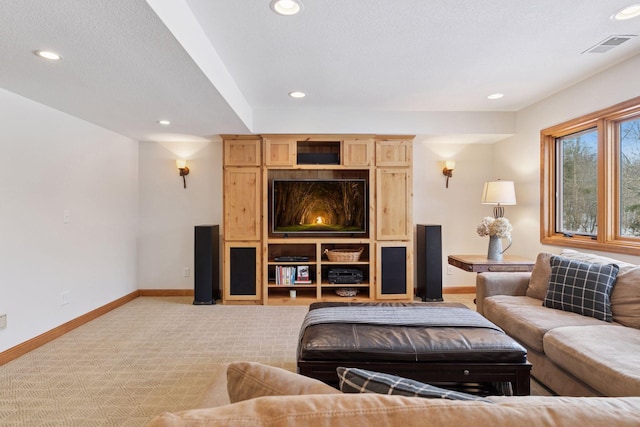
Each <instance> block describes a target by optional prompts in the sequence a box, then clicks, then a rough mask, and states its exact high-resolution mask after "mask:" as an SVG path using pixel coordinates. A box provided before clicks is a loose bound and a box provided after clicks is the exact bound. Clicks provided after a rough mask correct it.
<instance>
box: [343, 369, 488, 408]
mask: <svg viewBox="0 0 640 427" xmlns="http://www.w3.org/2000/svg"><path fill="white" fill-rule="evenodd" d="M336 371H337V373H338V378H339V379H340V391H342V392H343V393H376V394H394V395H400V396H411V397H428V398H439V399H451V400H480V401H483V402H488V403H494V402H492V401H491V400H489V399H486V398H484V397H481V396H474V395H473V394H467V393H462V392H459V391H451V390H447V389H444V388H440V387H435V386H432V385H429V384H424V383H421V382H420V381H415V380H411V379H408V378H403V377H399V376H396V375H391V374H383V373H380V372H373V371H367V370H365V369H359V368H344V367H338V368H337V369H336Z"/></svg>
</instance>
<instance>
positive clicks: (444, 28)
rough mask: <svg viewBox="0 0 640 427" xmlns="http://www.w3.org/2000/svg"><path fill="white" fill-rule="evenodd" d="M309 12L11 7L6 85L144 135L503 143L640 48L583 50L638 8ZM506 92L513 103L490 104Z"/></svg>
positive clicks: (187, 6)
mask: <svg viewBox="0 0 640 427" xmlns="http://www.w3.org/2000/svg"><path fill="white" fill-rule="evenodd" d="M302 2H303V3H304V8H303V11H302V13H300V14H299V15H296V16H291V17H284V16H280V15H276V14H274V13H273V12H272V11H271V10H270V8H269V0H236V1H221V0H147V1H143V0H2V1H0V57H1V58H2V60H1V61H0V87H2V88H4V89H7V90H9V91H12V92H15V93H18V94H21V95H23V96H25V97H28V98H31V99H33V100H35V101H38V102H41V103H43V104H45V105H49V106H51V107H53V108H56V109H58V110H61V111H64V112H67V113H69V114H72V115H74V116H77V117H79V118H82V119H84V120H87V121H90V122H93V123H95V124H98V125H100V126H103V127H105V128H108V129H111V130H113V131H115V132H118V133H120V134H123V135H127V136H129V137H131V138H134V139H137V140H144V141H148V140H151V141H172V140H200V139H203V138H204V139H210V138H211V137H212V136H213V135H217V134H221V133H294V132H313V133H343V132H350V133H406V134H420V135H425V137H426V136H428V137H429V138H432V140H434V141H437V142H445V143H446V142H456V141H457V142H460V141H463V142H465V143H469V142H494V141H496V140H499V139H501V138H504V137H505V136H508V135H509V134H511V133H512V132H513V131H514V122H515V119H514V113H513V112H515V111H518V110H520V109H522V108H524V107H526V106H528V105H531V104H533V103H535V102H537V101H539V100H541V99H543V98H545V97H547V96H549V95H552V94H553V93H556V92H558V91H560V90H562V89H563V88H566V87H568V86H571V85H573V84H575V83H576V82H578V81H580V80H582V79H584V78H586V77H588V76H591V75H593V74H595V73H598V72H600V71H602V70H604V69H606V68H607V67H610V66H612V65H614V64H616V63H618V62H621V61H623V60H625V59H627V58H630V57H631V56H634V55H637V54H639V53H640V37H633V38H632V39H631V40H630V41H628V42H626V43H624V44H622V45H620V46H618V47H616V48H615V49H612V50H611V51H609V52H607V53H604V54H596V53H585V54H582V52H584V51H585V50H587V49H589V48H590V47H592V46H593V45H596V44H597V43H599V42H601V41H603V40H605V39H606V38H608V37H609V36H612V35H626V34H633V35H637V34H640V18H635V19H632V20H629V21H613V20H611V19H610V18H609V17H610V15H611V14H612V13H613V12H615V11H616V10H617V9H620V8H621V7H623V6H626V5H629V4H631V3H633V2H634V0H607V1H602V0H529V1H517V0H491V1H477V0H455V1H453V0H450V1H442V0H441V1H436V0H387V1H381V0H349V1H345V0H302ZM36 49H51V50H55V51H57V52H59V53H60V54H61V55H62V56H63V60H62V61H58V62H47V61H45V60H42V59H40V58H38V57H36V56H35V55H33V54H32V52H33V51H34V50H36ZM292 90H302V91H304V92H306V93H307V97H306V98H304V99H299V100H295V99H291V98H290V97H288V96H287V94H288V92H290V91H292ZM494 92H501V93H504V94H505V96H504V98H502V99H499V100H494V101H491V100H488V99H487V95H489V94H491V93H494ZM159 119H168V120H171V122H172V124H171V125H170V126H168V127H162V126H160V125H158V124H157V123H156V121H157V120H159Z"/></svg>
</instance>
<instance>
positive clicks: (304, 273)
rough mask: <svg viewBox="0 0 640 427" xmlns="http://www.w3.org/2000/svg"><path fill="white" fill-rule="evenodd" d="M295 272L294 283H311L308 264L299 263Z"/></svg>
mask: <svg viewBox="0 0 640 427" xmlns="http://www.w3.org/2000/svg"><path fill="white" fill-rule="evenodd" d="M296 272H297V274H296V283H311V278H310V277H309V266H308V265H299V266H298V267H296Z"/></svg>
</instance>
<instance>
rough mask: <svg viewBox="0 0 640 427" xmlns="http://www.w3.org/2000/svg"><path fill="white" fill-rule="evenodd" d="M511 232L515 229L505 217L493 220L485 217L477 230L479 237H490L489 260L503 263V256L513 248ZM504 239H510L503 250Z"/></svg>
mask: <svg viewBox="0 0 640 427" xmlns="http://www.w3.org/2000/svg"><path fill="white" fill-rule="evenodd" d="M511 230H513V227H512V226H511V223H510V222H509V220H508V219H507V218H505V217H498V218H493V217H490V216H487V217H484V218H483V219H482V222H481V223H480V225H478V227H477V228H476V231H477V232H478V235H479V236H481V237H484V236H489V251H488V252H487V258H488V259H490V260H494V261H502V254H503V253H505V252H506V251H507V249H509V248H510V247H511V243H512V241H511ZM502 239H508V240H509V244H508V245H507V247H506V248H504V249H502Z"/></svg>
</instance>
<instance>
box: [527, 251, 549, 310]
mask: <svg viewBox="0 0 640 427" xmlns="http://www.w3.org/2000/svg"><path fill="white" fill-rule="evenodd" d="M550 259H551V254H550V253H548V252H540V253H539V254H538V256H537V257H536V263H535V264H534V266H533V270H532V271H531V278H530V279H529V286H528V287H527V296H528V297H531V298H537V299H539V300H543V299H544V297H545V296H546V295H547V289H548V288H549V278H550V277H551V263H550V262H549V260H550Z"/></svg>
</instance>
